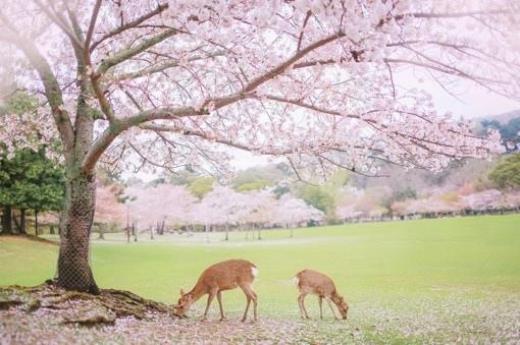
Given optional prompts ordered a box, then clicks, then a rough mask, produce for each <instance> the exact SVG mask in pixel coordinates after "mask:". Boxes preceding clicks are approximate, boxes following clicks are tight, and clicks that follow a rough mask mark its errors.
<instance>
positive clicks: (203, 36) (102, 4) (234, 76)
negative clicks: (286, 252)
mask: <svg viewBox="0 0 520 345" xmlns="http://www.w3.org/2000/svg"><path fill="white" fill-rule="evenodd" d="M519 6H520V4H518V3H517V2H513V1H508V0H496V1H489V0H449V1H448V0H341V1H340V0H338V1H334V0H333V1H316V0H297V1H288V0H272V1H242V0H213V1H209V0H207V1H204V0H197V1H192V0H171V1H166V0H164V1H160V0H153V1H152V0H140V1H128V0H122V1H102V0H82V1H79V0H26V1H17V0H6V1H3V2H2V8H1V9H0V40H1V41H2V45H1V47H0V50H1V54H0V56H8V57H10V58H9V61H14V62H12V65H11V66H10V68H11V69H13V70H15V83H16V84H17V85H18V86H19V87H21V88H25V89H27V90H30V91H31V92H34V93H36V94H38V95H40V96H41V99H40V101H41V108H42V109H44V110H45V111H39V112H38V114H41V116H40V115H39V117H40V120H39V122H40V123H49V121H53V123H54V126H53V128H52V130H53V131H54V132H55V133H56V135H57V136H59V138H60V140H61V144H62V156H63V160H64V164H65V166H66V175H67V186H66V187H67V193H66V195H67V200H66V207H65V211H64V214H63V217H62V219H63V221H62V231H61V242H60V254H59V260H58V284H59V285H60V286H62V287H64V288H67V289H75V290H81V291H91V292H97V291H98V289H97V286H96V283H95V280H94V277H93V276H92V273H91V270H90V267H89V263H88V251H89V242H88V237H89V236H88V235H89V233H90V229H91V225H92V219H93V213H94V201H95V197H94V194H95V186H96V185H95V167H96V164H98V163H99V162H100V161H101V162H104V163H107V164H110V165H111V166H115V165H118V164H121V165H120V166H121V167H124V166H126V167H131V168H136V169H138V168H140V167H141V166H143V165H147V166H150V167H152V168H156V167H164V168H166V169H170V170H174V169H176V168H177V167H179V166H183V165H190V166H193V167H196V166H198V167H200V168H204V169H213V170H221V169H222V165H221V163H222V162H224V161H225V160H224V159H223V158H226V157H225V156H227V155H228V153H227V152H228V151H226V150H224V149H222V147H221V146H219V145H216V144H224V145H228V146H232V147H236V148H240V149H244V150H249V151H253V152H256V153H260V154H270V155H278V156H285V157H286V158H287V159H288V161H289V163H290V164H291V166H292V167H293V168H294V169H295V171H296V172H297V173H298V176H302V175H304V173H305V172H306V171H315V172H317V173H325V172H326V171H328V170H329V169H330V168H333V167H341V168H345V169H349V170H352V171H355V172H358V173H362V174H369V175H377V169H376V164H375V163H376V162H377V161H378V160H384V161H391V162H394V163H396V164H400V165H404V166H406V167H415V166H420V167H423V168H427V169H432V170H438V169H441V168H442V167H444V166H446V164H447V163H448V161H449V160H450V159H457V158H461V157H484V156H487V155H488V154H489V153H491V152H494V151H497V150H498V149H499V148H500V143H499V140H498V137H497V135H496V133H494V134H491V136H490V137H488V138H478V137H476V136H475V135H473V134H472V133H471V130H470V125H469V124H468V123H466V122H463V121H455V120H453V119H452V118H451V117H450V115H449V114H438V113H436V111H435V107H434V105H433V103H432V101H431V97H430V96H429V95H428V94H427V93H426V92H424V91H422V90H416V89H408V88H405V87H403V86H400V85H398V84H397V83H396V82H395V78H394V76H395V75H396V73H399V71H400V70H401V69H402V68H407V67H408V68H414V69H416V70H417V71H422V72H423V73H422V74H420V73H417V74H416V75H430V76H431V78H433V79H434V80H436V81H437V82H438V83H439V84H440V85H441V86H443V87H445V88H447V90H448V92H449V89H448V88H449V86H450V85H451V84H452V82H453V81H455V80H456V79H466V80H470V81H472V82H474V83H475V84H477V85H480V86H481V87H483V88H485V89H487V90H489V91H490V92H495V93H498V94H503V95H506V96H511V95H518V90H519V83H520V78H518V71H519V69H520V68H519V66H520V59H519V55H518V53H517V51H516V50H513V49H519V47H518V40H517V32H518V31H517V27H515V25H517V24H518V23H519V22H520V21H519V16H520V9H519ZM0 72H1V71H0ZM1 121H4V122H5V123H2V127H1V128H2V129H1V130H0V133H1V135H0V140H3V139H4V138H5V137H6V136H8V135H9V132H8V131H11V132H12V131H17V130H18V122H17V121H16V119H14V118H12V117H9V116H7V117H2V120H1ZM21 125H23V124H21ZM4 126H5V128H7V129H8V131H5V130H4ZM41 128H43V126H41ZM49 130H50V129H49ZM46 136H48V135H46ZM203 161H205V162H206V163H202V162H203Z"/></svg>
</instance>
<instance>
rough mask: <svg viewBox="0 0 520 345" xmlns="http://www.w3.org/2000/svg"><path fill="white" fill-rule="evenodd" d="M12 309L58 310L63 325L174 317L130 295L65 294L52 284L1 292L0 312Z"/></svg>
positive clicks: (106, 292)
mask: <svg viewBox="0 0 520 345" xmlns="http://www.w3.org/2000/svg"><path fill="white" fill-rule="evenodd" d="M11 307H17V308H22V309H24V310H26V311H27V312H31V311H33V310H36V309H38V308H47V309H53V310H59V311H60V313H61V316H62V319H63V320H62V322H63V323H77V324H82V325H95V324H111V323H114V321H115V320H116V319H117V318H118V317H124V316H133V317H135V318H137V319H146V318H148V317H149V316H151V315H152V314H154V313H164V314H168V315H170V316H172V317H175V315H174V314H173V310H172V308H171V307H169V306H168V305H166V304H164V303H160V302H156V301H152V300H149V299H145V298H142V297H140V296H138V295H136V294H134V293H131V292H129V291H122V290H114V289H105V290H101V293H100V294H99V295H91V294H88V293H84V292H76V291H66V290H64V289H61V288H59V287H56V286H55V285H54V284H52V283H51V282H50V281H48V282H46V283H45V284H42V285H38V286H34V287H22V286H16V285H15V286H9V287H6V288H0V310H1V309H8V308H11Z"/></svg>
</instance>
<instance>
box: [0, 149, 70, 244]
mask: <svg viewBox="0 0 520 345" xmlns="http://www.w3.org/2000/svg"><path fill="white" fill-rule="evenodd" d="M64 192H65V190H64V177H63V171H62V169H61V168H59V167H56V165H55V162H53V161H51V160H50V159H48V158H47V157H46V156H45V150H44V149H43V148H42V149H40V150H39V151H34V150H32V149H30V148H23V149H18V150H17V151H15V152H14V154H13V157H12V158H11V159H9V158H8V157H7V156H6V155H3V156H2V157H0V205H3V207H4V217H5V220H4V222H3V224H5V225H4V226H5V227H6V228H5V230H4V231H5V232H9V230H10V229H9V224H8V223H9V220H8V219H9V218H10V215H9V212H10V209H12V208H16V209H18V210H20V221H19V224H18V228H19V231H20V232H21V233H25V232H26V219H25V218H26V210H33V211H34V213H35V232H36V234H38V213H39V212H41V211H51V210H52V211H58V210H61V209H62V207H63V200H64Z"/></svg>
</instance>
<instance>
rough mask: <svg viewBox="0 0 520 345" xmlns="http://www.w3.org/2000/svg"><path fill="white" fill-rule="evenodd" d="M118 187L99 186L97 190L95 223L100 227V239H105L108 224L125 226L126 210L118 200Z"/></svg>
mask: <svg viewBox="0 0 520 345" xmlns="http://www.w3.org/2000/svg"><path fill="white" fill-rule="evenodd" d="M117 189H118V186H114V185H112V186H110V185H109V186H98V187H97V190H96V210H95V217H94V222H95V223H98V226H99V237H100V238H103V231H104V230H105V227H106V225H107V224H114V225H119V226H121V227H123V226H124V224H125V222H126V210H125V206H124V204H123V203H121V202H120V201H119V200H118V197H117V192H118V190H117Z"/></svg>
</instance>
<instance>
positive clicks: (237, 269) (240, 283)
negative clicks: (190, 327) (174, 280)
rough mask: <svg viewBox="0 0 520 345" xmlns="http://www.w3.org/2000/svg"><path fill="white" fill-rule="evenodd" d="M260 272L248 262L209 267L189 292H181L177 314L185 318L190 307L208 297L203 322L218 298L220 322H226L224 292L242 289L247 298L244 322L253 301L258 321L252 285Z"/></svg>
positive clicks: (255, 317) (255, 297)
mask: <svg viewBox="0 0 520 345" xmlns="http://www.w3.org/2000/svg"><path fill="white" fill-rule="evenodd" d="M257 272H258V270H257V268H256V266H255V265H254V264H253V263H251V262H249V261H246V260H238V259H236V260H227V261H222V262H219V263H217V264H214V265H212V266H210V267H208V268H207V269H206V270H205V271H204V272H202V274H201V275H200V277H199V280H198V281H197V283H196V284H195V286H194V287H193V289H191V291H189V292H188V293H184V292H183V291H182V290H181V297H180V298H179V301H178V302H177V305H176V306H175V313H176V314H177V315H179V316H183V317H184V316H185V315H186V312H187V311H188V310H189V308H190V306H191V305H192V304H193V303H195V302H196V301H197V300H198V299H199V298H201V297H202V296H204V295H206V294H207V295H208V302H207V305H206V310H205V311H204V316H203V320H206V317H207V314H208V310H209V307H210V305H211V302H212V301H213V299H214V298H215V296H217V300H218V305H219V308H220V320H224V319H225V317H224V309H223V308H222V291H225V290H231V289H235V288H237V287H239V288H241V289H242V291H243V292H244V294H245V295H246V298H247V305H246V310H245V312H244V316H243V317H242V321H245V320H246V318H247V312H248V310H249V305H250V304H251V301H253V306H254V319H255V321H256V319H257V314H256V308H257V296H256V293H255V292H254V291H253V288H252V287H251V284H252V283H253V281H254V279H255V276H256V274H257Z"/></svg>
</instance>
